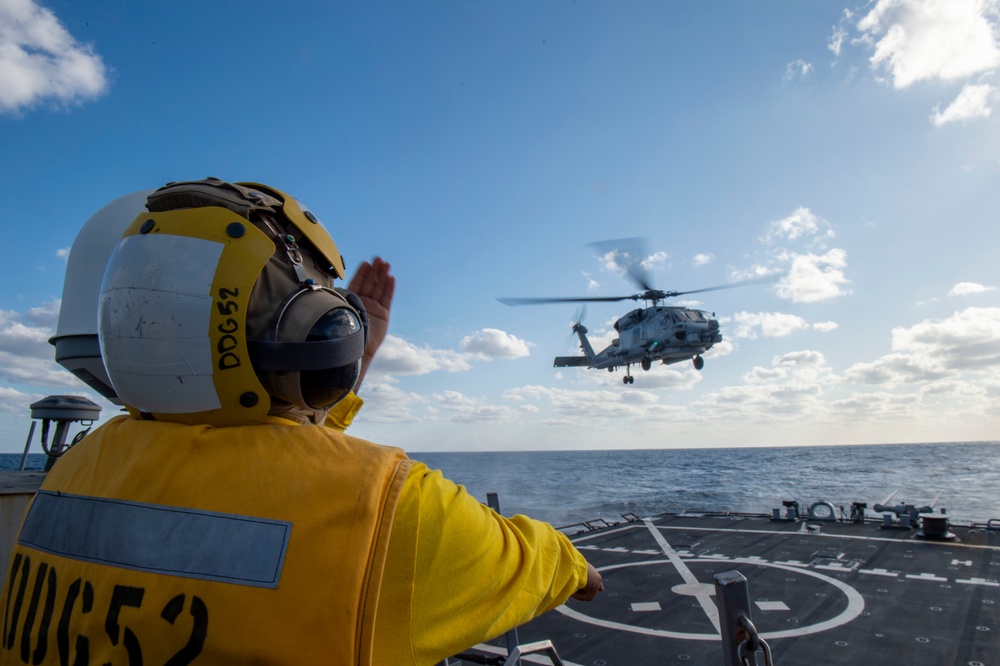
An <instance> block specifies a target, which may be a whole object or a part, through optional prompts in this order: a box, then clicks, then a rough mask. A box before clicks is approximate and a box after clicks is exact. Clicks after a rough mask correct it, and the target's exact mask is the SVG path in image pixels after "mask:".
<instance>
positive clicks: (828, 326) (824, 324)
mask: <svg viewBox="0 0 1000 666" xmlns="http://www.w3.org/2000/svg"><path fill="white" fill-rule="evenodd" d="M812 327H813V328H814V329H815V330H817V331H819V332H821V333H829V332H830V331H835V330H837V329H838V328H840V325H839V324H838V323H837V322H835V321H818V322H816V323H815V324H813V325H812Z"/></svg>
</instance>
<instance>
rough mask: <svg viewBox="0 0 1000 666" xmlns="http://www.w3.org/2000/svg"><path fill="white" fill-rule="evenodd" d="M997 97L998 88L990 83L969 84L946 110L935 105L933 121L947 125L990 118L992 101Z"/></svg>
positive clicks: (936, 123)
mask: <svg viewBox="0 0 1000 666" xmlns="http://www.w3.org/2000/svg"><path fill="white" fill-rule="evenodd" d="M995 97H996V88H994V87H993V86H991V85H988V84H985V83H984V84H980V85H967V86H965V87H964V88H962V92H960V93H959V94H958V97H956V98H955V101H954V102H952V103H951V104H950V105H948V108H946V109H945V110H944V111H939V110H938V107H936V106H935V107H934V112H933V113H932V114H931V122H932V123H934V124H935V125H936V126H938V127H940V126H941V125H946V124H948V123H952V122H956V121H959V120H974V119H976V118H988V117H989V116H990V114H991V113H992V112H993V109H991V108H990V101H992V100H993V99H994V98H995Z"/></svg>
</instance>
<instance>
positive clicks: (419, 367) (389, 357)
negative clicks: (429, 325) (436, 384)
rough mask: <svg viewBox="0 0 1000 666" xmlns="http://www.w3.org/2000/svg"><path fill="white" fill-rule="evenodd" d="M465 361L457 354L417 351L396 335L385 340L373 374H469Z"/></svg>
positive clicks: (426, 349)
mask: <svg viewBox="0 0 1000 666" xmlns="http://www.w3.org/2000/svg"><path fill="white" fill-rule="evenodd" d="M471 368H472V366H471V365H470V364H469V361H468V357H467V355H465V354H461V353H459V352H453V351H448V350H442V349H431V348H430V347H417V346H416V345H414V344H413V343H411V342H409V341H407V340H404V339H403V338H400V337H397V336H395V335H391V334H390V335H387V336H385V340H384V341H383V342H382V346H381V347H379V349H378V354H376V356H375V360H374V361H373V362H372V368H371V369H372V370H373V371H377V372H379V373H386V374H390V375H426V374H429V373H431V372H436V371H438V370H444V371H446V372H464V371H466V370H470V369H471Z"/></svg>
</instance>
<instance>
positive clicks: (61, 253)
mask: <svg viewBox="0 0 1000 666" xmlns="http://www.w3.org/2000/svg"><path fill="white" fill-rule="evenodd" d="M56 256H57V257H59V258H60V259H68V258H69V248H68V247H61V248H59V249H58V250H56Z"/></svg>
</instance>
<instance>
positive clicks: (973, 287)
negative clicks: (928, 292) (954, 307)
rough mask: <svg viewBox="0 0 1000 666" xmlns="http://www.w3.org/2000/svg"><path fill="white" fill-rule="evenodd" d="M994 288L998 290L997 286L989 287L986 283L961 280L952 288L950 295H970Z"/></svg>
mask: <svg viewBox="0 0 1000 666" xmlns="http://www.w3.org/2000/svg"><path fill="white" fill-rule="evenodd" d="M994 290H996V287H987V286H986V285H982V284H979V283H978V282H959V283H958V284H956V285H955V286H954V287H952V288H951V291H949V292H948V295H949V296H969V295H970V294H982V293H984V292H987V291H994Z"/></svg>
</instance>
